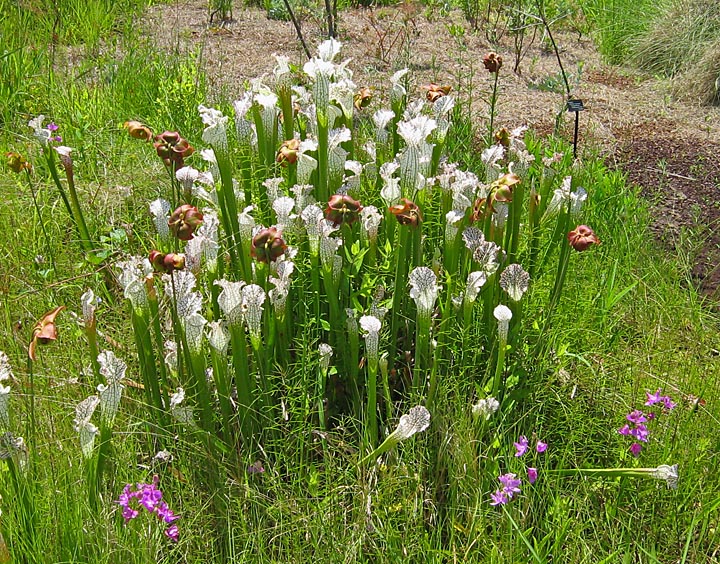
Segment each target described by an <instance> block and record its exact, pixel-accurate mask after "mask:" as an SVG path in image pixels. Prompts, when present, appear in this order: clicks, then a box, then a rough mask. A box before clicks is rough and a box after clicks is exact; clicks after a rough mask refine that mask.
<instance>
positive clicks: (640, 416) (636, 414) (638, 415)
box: [626, 409, 647, 425]
mask: <svg viewBox="0 0 720 564" xmlns="http://www.w3.org/2000/svg"><path fill="white" fill-rule="evenodd" d="M626 419H627V420H628V421H630V423H635V425H639V424H640V423H645V422H646V421H647V417H645V414H644V413H643V412H642V411H640V410H639V409H636V410H634V411H631V412H630V413H628V415H627V417H626Z"/></svg>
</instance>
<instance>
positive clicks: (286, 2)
mask: <svg viewBox="0 0 720 564" xmlns="http://www.w3.org/2000/svg"><path fill="white" fill-rule="evenodd" d="M283 2H284V3H285V9H286V10H287V11H288V14H289V15H290V19H291V20H292V23H293V25H294V26H295V31H296V32H297V36H298V39H299V40H300V43H302V46H303V50H304V51H305V54H306V55H307V58H308V59H312V55H311V54H310V49H308V46H307V43H305V38H304V37H303V34H302V30H301V29H300V24H299V23H298V21H297V19H296V18H295V13H294V12H293V11H292V8H291V7H290V1H289V0H283Z"/></svg>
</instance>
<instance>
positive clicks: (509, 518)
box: [502, 505, 546, 564]
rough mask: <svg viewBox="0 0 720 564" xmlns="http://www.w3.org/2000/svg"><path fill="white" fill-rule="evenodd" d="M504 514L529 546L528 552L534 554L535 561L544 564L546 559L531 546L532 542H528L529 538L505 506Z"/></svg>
mask: <svg viewBox="0 0 720 564" xmlns="http://www.w3.org/2000/svg"><path fill="white" fill-rule="evenodd" d="M502 508H503V512H504V513H505V516H506V517H507V518H508V520H509V521H510V523H511V525H512V527H513V529H515V531H516V532H517V533H518V535H519V536H520V538H521V539H522V541H523V543H525V546H527V548H528V550H529V551H530V554H532V556H533V558H534V559H535V562H538V564H544V563H545V562H546V560H545V559H544V558H541V557H540V555H539V554H538V553H537V551H536V550H535V547H534V546H533V545H532V544H530V541H529V540H528V538H527V536H526V535H525V534H524V533H523V531H522V529H521V528H520V527H519V526H518V524H517V523H516V522H515V519H513V517H512V515H510V512H509V511H508V509H507V507H505V506H504V505H503V506H502Z"/></svg>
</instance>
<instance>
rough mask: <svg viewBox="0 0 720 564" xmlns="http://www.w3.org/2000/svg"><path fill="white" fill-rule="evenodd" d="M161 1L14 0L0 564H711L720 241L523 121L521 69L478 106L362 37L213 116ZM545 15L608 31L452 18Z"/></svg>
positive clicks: (589, 11)
mask: <svg viewBox="0 0 720 564" xmlns="http://www.w3.org/2000/svg"><path fill="white" fill-rule="evenodd" d="M614 4H617V5H618V6H621V7H622V8H623V9H625V10H626V11H628V13H629V11H630V10H633V11H635V10H636V8H633V7H632V6H631V5H630V4H627V3H624V2H622V1H621V0H614ZM273 6H274V5H273ZM633 6H634V5H633ZM147 7H148V2H140V1H137V0H122V1H117V2H111V1H109V0H105V1H100V0H85V1H83V2H79V1H78V0H62V1H56V2H49V1H47V0H28V1H27V2H11V1H8V0H0V33H1V34H2V44H1V45H0V76H1V77H2V81H0V149H1V152H2V154H3V155H4V157H3V162H4V163H5V165H4V166H3V167H2V170H1V171H0V195H1V196H2V205H0V226H2V234H1V235H0V296H1V299H0V311H1V312H2V319H1V320H0V351H3V354H0V427H1V429H0V511H1V513H0V535H1V536H0V564H3V563H6V562H18V563H23V564H26V563H27V564H30V563H32V564H35V563H60V562H62V563H93V564H95V563H123V564H125V563H150V562H161V563H170V562H173V563H174V562H186V563H200V562H218V563H220V562H222V563H225V562H238V563H239V562H262V563H281V562H400V561H403V562H408V561H409V562H423V563H424V562H433V563H434V562H438V563H440V562H492V563H516V562H523V563H524V562H534V563H551V562H553V563H554V562H568V563H572V564H576V563H599V562H604V563H617V562H622V563H628V564H630V563H648V564H650V563H662V564H669V563H695V564H701V563H708V564H709V563H711V562H717V561H718V558H720V534H719V533H718V527H719V526H720V472H719V471H718V466H719V464H718V463H719V459H718V456H719V453H720V438H719V435H718V429H720V407H718V406H719V400H720V394H719V392H718V389H719V386H720V382H719V379H720V337H719V336H718V335H719V333H718V322H719V320H718V315H717V304H714V303H708V301H707V300H706V299H704V298H703V297H702V296H701V295H699V294H698V293H697V292H696V291H695V289H694V288H693V281H692V277H691V261H692V256H693V253H695V252H696V250H697V244H698V241H702V237H703V232H702V230H701V229H700V228H698V229H697V230H696V231H688V232H684V233H683V237H684V238H683V240H682V241H681V244H680V246H679V248H680V252H679V253H678V254H677V256H675V255H673V256H669V255H668V254H667V253H665V252H664V251H662V250H661V249H660V248H659V247H658V246H657V244H656V243H655V241H654V239H653V236H652V234H651V233H650V231H649V229H648V226H649V225H650V222H651V217H650V214H649V205H648V203H647V202H646V201H645V200H643V199H642V198H641V197H640V195H639V193H638V191H637V190H636V189H635V188H633V187H631V186H628V185H627V184H626V182H625V179H624V177H623V174H622V172H621V171H616V170H612V169H610V168H609V167H608V166H606V164H604V163H603V161H602V160H601V159H600V158H599V157H597V156H595V155H594V154H592V153H590V152H585V153H582V154H581V155H579V157H580V158H578V159H573V150H572V147H571V146H569V145H568V144H567V143H566V142H565V141H563V140H561V139H559V138H554V137H547V138H543V137H540V136H538V135H537V134H536V133H535V132H533V131H525V130H524V129H522V128H520V129H516V130H512V131H508V130H507V129H505V128H504V126H505V125H506V124H503V123H499V122H498V121H497V120H496V119H495V117H496V116H495V104H496V102H497V96H502V92H501V89H500V88H499V86H498V85H499V84H502V81H503V74H504V73H507V72H511V69H510V68H509V67H510V66H511V64H510V58H511V57H509V56H507V55H505V54H503V53H500V54H501V55H502V56H503V57H505V59H506V60H505V61H504V63H503V61H502V60H500V59H498V57H497V56H496V54H494V53H482V54H478V57H479V59H482V63H483V64H482V66H481V67H480V68H481V71H482V73H484V74H485V76H486V91H485V92H483V96H485V97H486V100H487V104H486V112H485V114H484V115H482V116H480V117H479V118H478V116H477V115H476V113H475V112H474V110H472V109H471V108H470V107H469V105H468V102H467V96H466V94H467V93H464V92H463V91H462V89H458V88H457V85H452V86H453V90H452V91H449V92H448V91H447V89H444V88H443V86H442V85H429V86H426V87H424V88H418V87H416V86H415V82H414V81H413V80H412V79H411V74H410V73H408V72H407V69H402V68H398V69H393V71H392V72H391V73H389V74H388V76H387V81H386V86H387V89H386V91H385V92H382V93H380V92H369V91H365V90H362V89H361V88H360V87H361V86H362V85H360V84H355V83H354V82H353V80H352V67H353V64H354V63H355V61H352V62H351V63H349V64H348V65H345V64H344V63H343V61H345V60H346V58H347V56H348V55H347V54H346V53H344V52H343V50H342V46H341V43H342V37H339V41H334V40H328V41H325V42H324V43H322V44H321V45H320V46H310V50H311V54H312V58H311V59H310V60H309V61H307V60H298V61H294V60H288V59H286V58H283V57H278V59H277V65H276V68H275V71H274V73H273V75H272V76H270V77H266V78H265V81H264V82H259V81H257V82H254V83H252V84H247V85H245V87H244V88H243V89H242V90H241V91H239V92H238V93H237V94H236V97H235V98H234V99H226V100H224V99H223V100H218V99H217V96H216V95H215V93H213V92H210V91H209V89H208V86H207V85H208V81H207V80H206V77H205V74H204V71H203V68H202V64H201V59H200V57H198V56H197V55H194V54H189V55H180V54H178V53H177V52H167V51H164V50H162V49H161V48H160V47H158V46H157V45H155V44H153V41H152V36H151V34H149V33H148V30H145V29H143V28H142V27H141V26H140V24H139V22H140V21H141V18H142V14H143V10H145V9H146V8H147ZM538 7H539V8H540V9H542V10H543V12H542V13H543V16H544V17H547V18H548V21H551V20H552V21H554V18H555V17H556V16H557V15H558V14H563V13H567V14H570V15H572V18H571V19H572V21H573V22H580V23H581V25H582V26H585V29H587V31H588V32H589V33H592V34H593V36H594V37H596V38H597V41H598V45H599V48H600V49H601V51H602V50H603V49H604V48H605V47H604V46H603V45H608V44H609V43H608V42H612V41H613V40H614V39H613V36H610V35H608V33H610V32H611V31H612V33H615V32H616V29H615V28H611V27H609V26H603V25H602V21H601V19H600V18H601V16H602V15H603V14H604V15H605V16H607V13H608V12H607V11H605V10H606V9H607V6H605V4H602V5H601V3H600V2H599V0H586V1H584V2H577V3H575V2H562V1H558V2H545V3H543V4H541V5H539V6H538V4H535V3H532V2H525V1H522V0H518V1H517V2H515V3H505V4H503V3H500V4H498V3H491V4H489V5H488V4H487V3H486V2H477V3H475V4H472V5H471V4H470V3H468V2H466V1H465V0H462V2H461V3H459V4H458V5H457V6H452V8H453V9H457V10H460V11H462V12H463V13H464V14H465V16H466V17H467V20H468V31H467V33H475V32H477V33H482V32H483V31H487V26H488V25H489V24H490V22H491V21H495V22H496V24H497V22H502V23H505V24H507V21H508V20H509V18H511V16H512V15H513V14H514V15H517V14H518V13H519V11H518V10H530V11H531V10H533V9H538ZM230 8H232V10H233V14H234V17H236V18H238V17H241V12H242V10H243V9H244V8H243V7H242V6H240V5H237V3H236V5H234V6H233V5H232V4H231V3H229V2H220V1H218V2H215V1H213V2H211V3H210V4H209V5H208V18H209V17H210V14H213V13H214V14H216V16H215V17H222V16H223V15H226V14H227V13H229V10H230ZM263 8H265V9H268V10H269V9H270V6H263ZM342 8H343V6H339V13H338V17H339V18H340V19H342ZM445 8H447V7H445ZM445 8H442V9H445ZM510 8H512V9H510ZM317 9H318V10H322V6H321V7H319V8H317ZM428 9H429V10H430V9H432V10H437V11H438V12H441V11H442V9H441V7H439V6H437V5H434V4H428ZM618 9H619V8H618ZM658 9H659V8H658ZM490 14H492V16H493V18H495V17H497V19H496V20H493V19H492V18H489V17H486V16H488V15H490ZM654 17H655V12H650V11H648V12H647V18H648V20H647V21H641V20H638V21H637V22H631V23H633V25H634V26H635V27H634V29H635V32H633V33H637V34H638V37H640V35H639V34H641V33H642V32H644V31H645V30H648V29H655V28H653V26H654V25H656V24H657V21H659V20H658V19H654V20H652V21H651V20H650V18H654ZM483 18H484V19H483ZM505 18H507V19H508V20H506V19H505ZM288 25H290V24H288ZM558 25H561V24H558ZM710 27H711V26H710V25H708V26H707V28H708V29H709V28H710ZM719 27H720V26H719ZM473 28H474V29H473ZM625 35H626V36H629V35H630V32H628V33H626V34H625ZM643 37H644V38H645V39H644V40H647V41H649V39H648V37H649V36H643ZM703 37H705V38H707V37H717V36H716V35H715V36H712V34H711V33H710V32H708V35H706V36H703ZM707 41H710V39H707ZM637 45H645V46H647V43H641V42H640V41H639V40H638V42H635V43H628V44H627V46H625V44H623V48H627V49H630V50H632V49H638V50H636V51H632V52H633V53H636V54H637V57H638V58H637V59H636V60H637V61H638V64H641V62H640V61H641V57H642V56H644V55H642V53H647V52H648V50H647V48H645V47H644V49H645V50H644V51H641V50H639V48H638V47H636V46H637ZM476 94H477V93H476ZM209 100H212V101H213V102H212V103H213V104H214V105H215V107H211V106H210V101H209ZM458 163H460V164H458ZM707 228H712V226H707Z"/></svg>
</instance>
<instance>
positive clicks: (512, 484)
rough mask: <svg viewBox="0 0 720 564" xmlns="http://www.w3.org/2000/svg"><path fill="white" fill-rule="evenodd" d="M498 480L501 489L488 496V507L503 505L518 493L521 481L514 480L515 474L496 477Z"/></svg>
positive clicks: (518, 479)
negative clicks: (489, 500)
mask: <svg viewBox="0 0 720 564" xmlns="http://www.w3.org/2000/svg"><path fill="white" fill-rule="evenodd" d="M498 480H499V481H500V483H501V484H502V488H501V489H499V490H497V491H496V492H495V493H493V494H490V497H491V498H492V501H491V502H490V505H505V504H506V503H507V502H508V501H510V500H511V499H512V498H513V496H514V495H515V494H516V493H520V483H521V480H520V478H516V477H515V474H503V475H501V476H498Z"/></svg>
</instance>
